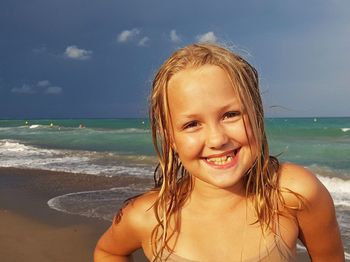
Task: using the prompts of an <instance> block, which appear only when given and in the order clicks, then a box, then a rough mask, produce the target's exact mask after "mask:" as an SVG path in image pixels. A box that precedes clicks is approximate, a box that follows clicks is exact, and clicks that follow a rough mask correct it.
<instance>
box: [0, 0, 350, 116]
mask: <svg viewBox="0 0 350 262" xmlns="http://www.w3.org/2000/svg"><path fill="white" fill-rule="evenodd" d="M199 40H207V41H216V42H219V43H220V42H222V43H226V44H229V45H230V46H232V47H233V49H234V50H236V51H237V52H238V53H240V54H241V55H243V56H244V57H245V58H247V59H248V60H249V61H250V62H251V63H252V64H253V65H254V66H255V67H256V68H257V69H258V71H259V73H260V77H261V91H262V93H263V99H264V105H265V112H266V115H267V116H272V117H275V116H350V105H349V104H350V103H349V101H348V100H350V66H349V63H350V52H349V47H350V1H348V0H344V1H341V0H329V1H325V0H319V1H316V0H310V1H291V0H286V1H280V0H276V1H270V0H267V1H261V0H255V1H249V0H248V1H232V0H227V1H226V0H223V1H208V0H201V1H199V0H198V1H195V0H178V1H164V0H147V1H141V0H140V1H135V0H127V1H121V0H95V1H93V0H91V1H87V0H85V1H83V0H32V1H28V0H1V2H0V118H39V117H40V118H62V117H63V118H68V117H69V118H79V117H143V116H147V112H148V111H147V110H148V109H147V99H148V94H149V91H150V83H151V81H152V77H153V75H154V73H155V71H156V70H157V68H158V67H159V66H160V65H161V63H162V62H163V61H164V59H165V58H166V57H168V56H169V55H170V54H171V53H172V52H173V51H174V50H175V49H176V48H178V47H181V46H184V45H186V44H189V43H193V42H196V41H199Z"/></svg>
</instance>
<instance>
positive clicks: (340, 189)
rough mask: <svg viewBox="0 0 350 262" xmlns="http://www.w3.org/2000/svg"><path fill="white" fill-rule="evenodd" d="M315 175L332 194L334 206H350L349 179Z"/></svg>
mask: <svg viewBox="0 0 350 262" xmlns="http://www.w3.org/2000/svg"><path fill="white" fill-rule="evenodd" d="M317 177H318V179H319V180H320V181H321V182H322V184H324V186H325V187H326V188H327V189H328V191H329V192H330V194H331V195H332V198H333V200H334V204H335V205H336V206H344V207H350V180H343V179H341V178H338V177H324V176H317Z"/></svg>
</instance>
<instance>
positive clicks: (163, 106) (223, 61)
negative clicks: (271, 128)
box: [150, 43, 282, 261]
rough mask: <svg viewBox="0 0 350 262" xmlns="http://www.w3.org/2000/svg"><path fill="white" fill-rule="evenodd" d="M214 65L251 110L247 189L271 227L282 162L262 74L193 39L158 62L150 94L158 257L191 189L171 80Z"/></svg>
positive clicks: (154, 248) (219, 48)
mask: <svg viewBox="0 0 350 262" xmlns="http://www.w3.org/2000/svg"><path fill="white" fill-rule="evenodd" d="M204 65H215V66H218V67H220V68H221V69H223V70H224V71H225V72H226V73H227V75H228V76H229V78H230V80H231V82H232V88H234V91H235V93H236V94H237V95H238V98H239V100H240V103H241V105H242V108H243V110H244V111H245V113H246V114H247V123H246V121H245V122H244V125H245V128H246V131H247V127H250V129H251V132H252V136H251V140H252V141H249V144H250V145H251V147H254V149H255V150H256V152H257V156H256V159H255V161H254V163H253V165H252V167H251V168H250V169H249V170H248V171H247V174H246V175H245V176H244V185H245V189H246V195H247V196H249V197H251V198H252V200H253V204H254V209H255V211H256V214H257V221H256V222H259V223H260V224H261V226H262V229H268V228H272V219H273V217H274V215H275V214H276V212H278V208H277V206H276V205H277V204H276V201H275V200H276V197H277V198H278V199H281V197H282V196H281V192H280V190H279V188H278V176H277V175H276V172H277V170H278V168H279V162H278V160H277V159H276V158H275V157H272V156H270V155H269V147H268V143H267V138H266V134H265V128H264V112H263V105H262V100H261V96H260V92H259V80H258V74H257V71H256V70H255V68H254V67H252V66H251V65H250V64H249V63H248V62H247V61H246V60H244V59H243V58H242V57H240V56H238V55H237V54H235V53H233V52H232V51H230V50H229V49H226V48H224V47H222V46H219V45H216V44H209V43H205V44H204V43H203V44H192V45H188V46H186V47H184V48H181V49H179V50H177V51H176V52H175V53H173V54H172V55H171V56H170V57H169V58H168V59H167V60H166V61H165V62H164V64H163V65H162V66H161V67H160V69H159V71H158V72H157V74H156V76H155V78H154V81H153V86H152V93H151V97H150V121H151V126H152V137H153V143H154V147H155V150H156V153H157V156H158V160H159V166H158V168H157V169H156V171H155V182H156V187H157V188H158V190H159V194H158V198H157V200H156V202H155V204H154V212H155V216H156V218H157V221H158V225H157V226H156V227H155V228H154V230H153V232H152V237H151V244H152V252H153V256H154V260H155V261H156V260H158V259H159V258H161V257H162V254H163V250H164V249H165V248H168V249H169V246H168V240H169V239H170V238H171V237H172V236H173V234H174V233H175V232H169V223H170V220H171V219H173V221H175V225H176V223H178V221H179V220H178V219H179V218H178V214H179V212H178V211H179V210H180V209H181V207H182V206H183V205H184V203H185V201H186V199H187V197H188V196H189V194H190V193H191V190H192V186H193V185H192V182H191V181H192V180H191V179H190V177H189V176H190V174H188V172H187V171H186V169H185V168H184V167H183V166H182V164H181V161H179V158H178V155H177V154H176V152H175V151H174V149H173V148H172V146H171V145H172V144H171V121H170V120H171V119H170V113H169V106H168V83H169V81H170V79H171V77H172V76H173V75H175V74H176V73H178V72H180V71H182V70H185V69H187V68H194V69H196V68H199V67H201V66H204Z"/></svg>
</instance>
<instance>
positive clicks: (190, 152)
mask: <svg viewBox="0 0 350 262" xmlns="http://www.w3.org/2000/svg"><path fill="white" fill-rule="evenodd" d="M175 148H176V150H177V153H178V154H179V156H180V157H181V158H190V157H196V156H198V154H200V152H201V142H200V139H198V136H191V135H189V136H178V137H176V136H175Z"/></svg>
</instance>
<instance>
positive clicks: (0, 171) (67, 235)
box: [0, 168, 150, 262]
mask: <svg viewBox="0 0 350 262" xmlns="http://www.w3.org/2000/svg"><path fill="white" fill-rule="evenodd" d="M149 182H150V179H143V178H139V177H132V176H125V177H111V178H110V177H102V176H94V175H86V174H71V173H65V172H55V171H46V170H29V169H18V168H0V254H1V256H2V257H6V261H8V262H10V261H28V262H34V261H77V262H79V261H81V262H83V261H84V262H85V261H93V250H94V248H95V245H96V243H97V241H98V239H99V237H100V236H101V235H102V234H103V233H104V231H105V230H106V229H107V228H108V227H109V226H110V224H111V222H109V221H105V220H103V219H99V218H89V217H83V216H80V215H72V214H67V213H63V212H59V211H57V210H54V209H51V208H50V207H49V206H48V205H47V201H48V200H49V199H51V198H53V197H56V196H59V195H64V194H67V193H72V192H79V191H89V190H102V189H109V188H112V187H115V186H125V185H128V184H132V183H149ZM133 256H134V261H136V262H138V261H140V262H143V261H147V260H145V258H144V255H143V253H142V251H137V252H136V254H134V255H133Z"/></svg>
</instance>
